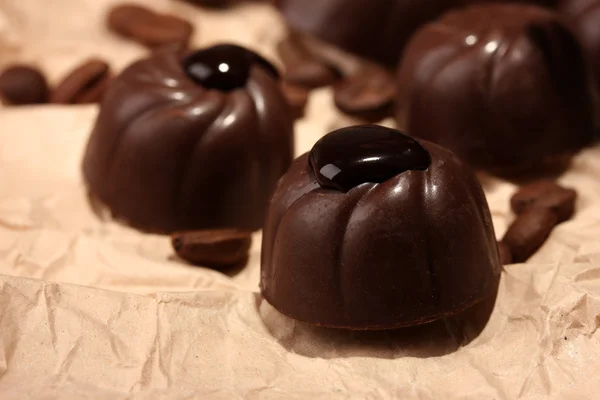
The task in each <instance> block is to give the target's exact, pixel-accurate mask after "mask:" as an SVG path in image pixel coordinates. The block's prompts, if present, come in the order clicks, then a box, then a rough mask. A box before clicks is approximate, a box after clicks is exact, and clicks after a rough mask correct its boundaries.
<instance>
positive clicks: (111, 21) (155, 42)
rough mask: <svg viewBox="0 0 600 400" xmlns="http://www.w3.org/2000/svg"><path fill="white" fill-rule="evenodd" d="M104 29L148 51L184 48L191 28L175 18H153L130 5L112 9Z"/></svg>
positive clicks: (152, 13)
mask: <svg viewBox="0 0 600 400" xmlns="http://www.w3.org/2000/svg"><path fill="white" fill-rule="evenodd" d="M107 25H108V27H109V29H111V30H112V31H113V32H115V33H117V34H119V35H121V36H124V37H126V38H129V39H132V40H135V41H136V42H138V43H140V44H143V45H144V46H147V47H150V48H156V47H163V48H164V47H165V46H172V47H173V48H174V49H175V50H180V49H182V48H187V46H188V44H189V40H190V37H191V36H192V33H193V31H194V28H193V27H192V25H191V24H190V23H189V22H188V21H186V20H184V19H182V18H179V17H177V16H174V15H163V14H157V13H155V12H154V11H152V10H150V9H148V8H145V7H142V6H138V5H133V4H123V5H119V6H116V7H114V8H113V9H112V10H111V11H110V12H109V14H108V18H107Z"/></svg>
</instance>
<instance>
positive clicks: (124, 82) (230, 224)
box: [83, 46, 293, 232]
mask: <svg viewBox="0 0 600 400" xmlns="http://www.w3.org/2000/svg"><path fill="white" fill-rule="evenodd" d="M218 49H219V50H218V51H217V50H215V49H213V50H210V49H208V50H202V51H200V52H199V53H196V54H193V55H190V56H188V58H186V59H185V60H182V59H181V57H180V56H178V55H177V54H176V53H172V52H156V53H155V54H154V55H152V56H151V57H150V58H147V59H144V60H141V61H139V62H137V63H135V64H133V65H131V66H130V67H128V68H127V69H126V70H125V71H124V72H123V73H122V74H121V75H120V76H118V77H117V78H115V80H114V83H113V84H112V85H111V86H110V88H109V91H108V93H107V94H106V96H105V98H104V101H103V103H102V106H101V110H100V114H99V116H98V119H97V121H96V125H95V127H94V130H93V132H92V135H91V137H90V141H89V143H88V147H87V151H86V154H85V159H84V162H83V172H84V176H85V179H86V181H87V184H88V187H89V190H90V192H91V193H92V195H94V196H95V197H97V198H98V199H99V200H100V201H101V202H103V203H104V204H105V205H107V206H108V207H109V208H110V210H111V211H112V213H113V214H114V215H115V216H116V217H118V218H121V219H124V220H126V221H127V222H129V223H130V224H132V225H133V226H135V227H138V228H141V229H147V230H152V231H161V232H172V231H180V230H191V229H213V228H240V229H249V230H255V229H259V228H260V227H261V226H262V223H263V219H264V213H265V211H266V207H267V203H268V198H269V196H270V194H271V192H272V190H273V188H274V187H275V184H276V182H277V180H278V179H279V177H280V176H281V175H282V174H283V173H284V172H285V170H286V169H287V167H288V166H289V164H290V162H291V160H292V156H293V120H292V115H291V111H290V109H289V107H288V105H287V102H286V100H285V99H284V97H283V95H282V93H281V91H280V89H279V82H278V81H277V79H276V77H275V76H274V68H273V67H272V66H271V65H266V64H265V63H266V61H264V60H263V59H262V58H260V57H259V56H258V55H256V56H252V57H250V58H251V59H252V60H254V61H255V62H254V63H253V64H252V65H248V59H249V58H248V57H249V56H248V54H249V51H248V50H246V49H242V48H240V47H238V46H229V47H219V48H218ZM214 57H216V58H214ZM219 57H223V58H222V62H219V59H218V58H219ZM200 60H202V61H203V62H205V64H204V66H205V67H207V66H211V67H212V66H215V65H216V66H217V68H218V67H219V66H220V65H221V66H222V65H226V66H227V68H229V69H230V71H233V70H236V71H239V70H244V71H245V72H244V74H243V76H244V77H246V79H247V80H246V81H242V80H240V76H241V75H237V74H236V76H235V79H234V81H235V82H233V83H232V82H230V81H229V80H228V79H227V78H226V79H222V78H221V77H219V78H215V77H214V76H212V75H210V74H211V73H214V72H215V71H211V70H205V71H204V72H207V74H208V75H206V76H205V78H206V80H205V81H204V80H203V79H201V78H202V77H200V76H199V74H200V72H198V70H194V68H193V66H196V68H199V66H200V65H201V63H200ZM236 60H238V61H239V60H241V62H242V64H243V65H237V64H236V62H237V61H236ZM257 60H258V61H257ZM248 67H249V70H248V71H246V70H245V69H246V68H248ZM223 68H224V67H223ZM246 75H247V76H246ZM203 84H206V86H204V85H203Z"/></svg>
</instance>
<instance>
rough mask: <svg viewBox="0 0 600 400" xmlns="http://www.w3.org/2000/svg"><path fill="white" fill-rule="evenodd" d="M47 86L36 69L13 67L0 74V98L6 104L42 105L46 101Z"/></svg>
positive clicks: (20, 66)
mask: <svg viewBox="0 0 600 400" xmlns="http://www.w3.org/2000/svg"><path fill="white" fill-rule="evenodd" d="M48 93H49V89H48V84H47V83H46V78H45V77H44V75H43V74H42V73H41V72H40V71H39V70H38V69H36V68H34V67H30V66H25V65H14V66H12V67H9V68H7V69H5V70H4V71H3V72H2V74H0V97H1V98H2V100H3V101H4V102H5V103H7V104H13V105H24V104H42V103H46V102H47V101H48Z"/></svg>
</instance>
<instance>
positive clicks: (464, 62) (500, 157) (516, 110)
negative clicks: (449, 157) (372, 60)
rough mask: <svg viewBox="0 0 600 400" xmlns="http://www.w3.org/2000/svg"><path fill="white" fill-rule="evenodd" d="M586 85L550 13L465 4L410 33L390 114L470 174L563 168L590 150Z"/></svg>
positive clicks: (577, 57)
mask: <svg viewBox="0 0 600 400" xmlns="http://www.w3.org/2000/svg"><path fill="white" fill-rule="evenodd" d="M589 87H590V85H589V81H588V79H587V74H586V68H585V64H584V59H583V55H582V52H581V49H580V47H579V46H578V44H577V43H576V41H575V38H574V37H573V35H572V34H571V33H570V32H569V30H568V29H567V28H566V27H565V26H564V25H563V24H562V23H561V20H560V18H559V16H558V15H557V14H555V13H554V12H551V11H547V10H545V9H542V8H539V7H534V6H525V5H514V4H493V5H482V6H471V7H468V8H466V9H464V10H461V11H456V12H451V13H448V14H447V15H445V16H444V17H442V18H441V19H439V20H438V21H436V22H433V23H431V24H429V25H427V26H425V27H423V28H422V29H420V30H419V31H418V32H417V33H416V34H415V36H414V37H413V39H412V40H411V42H410V44H409V45H408V47H407V49H406V52H405V57H404V60H403V62H402V66H401V68H400V69H399V75H398V90H399V97H398V101H397V113H396V115H397V118H398V121H399V123H401V124H402V125H403V126H405V127H406V129H407V130H408V131H409V132H410V133H411V134H412V135H414V136H417V137H420V138H423V139H426V140H431V141H433V142H436V143H439V144H441V145H442V146H446V147H448V148H449V149H451V150H453V151H454V152H455V153H456V154H457V155H458V156H460V157H461V158H462V159H463V160H464V161H466V162H467V163H469V164H471V165H472V166H473V167H475V168H481V169H487V170H491V171H494V172H496V171H502V172H505V171H506V172H519V171H522V170H526V169H539V168H540V167H546V166H548V165H552V164H558V163H563V162H564V160H565V159H566V158H568V157H569V156H570V155H572V154H573V153H575V152H577V151H578V150H580V149H581V148H583V147H584V146H586V145H588V144H590V143H591V141H592V139H593V135H594V122H593V108H592V101H591V93H590V90H589Z"/></svg>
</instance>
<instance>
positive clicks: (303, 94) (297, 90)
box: [281, 82, 309, 119]
mask: <svg viewBox="0 0 600 400" xmlns="http://www.w3.org/2000/svg"><path fill="white" fill-rule="evenodd" d="M281 91H282V92H283V95H284V96H285V98H286V99H287V101H288V103H289V105H290V109H291V110H292V115H293V117H294V119H300V118H302V117H304V111H305V110H306V105H307V104H308V96H309V91H308V89H306V88H303V87H301V86H296V85H292V84H289V83H286V82H282V83H281Z"/></svg>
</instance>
